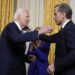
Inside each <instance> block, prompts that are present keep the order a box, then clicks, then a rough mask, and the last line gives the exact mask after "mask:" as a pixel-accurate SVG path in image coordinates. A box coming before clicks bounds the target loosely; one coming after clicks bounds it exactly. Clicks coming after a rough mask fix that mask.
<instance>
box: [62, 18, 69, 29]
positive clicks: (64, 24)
mask: <svg viewBox="0 0 75 75" xmlns="http://www.w3.org/2000/svg"><path fill="white" fill-rule="evenodd" d="M69 21H70V19H69V20H67V21H65V22H64V23H63V24H62V28H64V27H65V26H66V24H67V23H68V22H69Z"/></svg>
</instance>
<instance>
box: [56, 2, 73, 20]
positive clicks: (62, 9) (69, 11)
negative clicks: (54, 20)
mask: <svg viewBox="0 0 75 75" xmlns="http://www.w3.org/2000/svg"><path fill="white" fill-rule="evenodd" d="M56 7H58V11H59V12H64V13H65V14H66V18H67V19H71V17H72V9H71V7H70V6H69V5H68V4H66V3H61V4H57V5H56V6H55V8H56Z"/></svg>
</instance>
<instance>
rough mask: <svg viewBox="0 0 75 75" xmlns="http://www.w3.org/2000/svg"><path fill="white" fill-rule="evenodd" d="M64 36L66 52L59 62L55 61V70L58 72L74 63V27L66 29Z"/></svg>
mask: <svg viewBox="0 0 75 75" xmlns="http://www.w3.org/2000/svg"><path fill="white" fill-rule="evenodd" d="M65 37H66V40H65V43H66V46H67V49H68V52H67V55H65V56H64V57H63V58H62V59H61V60H60V61H59V62H56V63H55V72H58V73H59V72H63V71H65V70H66V69H69V68H71V67H72V66H74V65H75V29H74V28H71V29H67V30H66V35H65Z"/></svg>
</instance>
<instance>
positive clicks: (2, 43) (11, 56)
mask: <svg viewBox="0 0 75 75" xmlns="http://www.w3.org/2000/svg"><path fill="white" fill-rule="evenodd" d="M37 39H38V32H37V31H32V32H27V33H21V31H20V30H19V29H18V27H17V25H16V24H15V23H14V22H12V23H9V24H8V25H7V26H6V27H5V29H4V30H3V32H2V34H1V38H0V75H25V65H24V62H29V60H28V56H27V55H25V54H24V52H25V49H24V45H25V42H26V41H33V40H37Z"/></svg>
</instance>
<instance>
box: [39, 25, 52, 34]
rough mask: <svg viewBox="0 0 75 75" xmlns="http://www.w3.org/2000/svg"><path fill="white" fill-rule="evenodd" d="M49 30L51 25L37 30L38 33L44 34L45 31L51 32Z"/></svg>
mask: <svg viewBox="0 0 75 75" xmlns="http://www.w3.org/2000/svg"><path fill="white" fill-rule="evenodd" d="M51 31H52V27H51V26H44V27H41V28H40V29H39V30H38V33H39V34H45V33H48V32H51Z"/></svg>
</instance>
